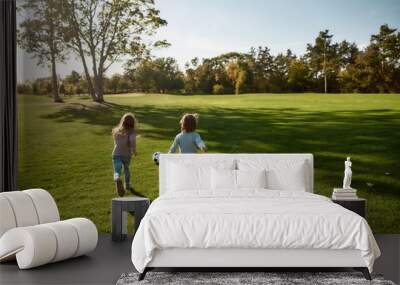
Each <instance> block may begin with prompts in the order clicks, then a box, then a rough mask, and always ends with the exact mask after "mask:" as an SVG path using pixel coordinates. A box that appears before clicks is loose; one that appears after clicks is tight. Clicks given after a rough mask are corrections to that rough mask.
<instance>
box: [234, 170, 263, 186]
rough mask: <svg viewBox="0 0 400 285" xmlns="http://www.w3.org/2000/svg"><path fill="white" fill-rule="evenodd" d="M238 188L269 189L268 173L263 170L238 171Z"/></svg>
mask: <svg viewBox="0 0 400 285" xmlns="http://www.w3.org/2000/svg"><path fill="white" fill-rule="evenodd" d="M236 181H237V187H238V188H239V189H240V188H252V189H254V188H257V189H260V188H267V171H266V170H265V169H262V170H257V169H254V170H236Z"/></svg>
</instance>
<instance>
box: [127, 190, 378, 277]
mask: <svg viewBox="0 0 400 285" xmlns="http://www.w3.org/2000/svg"><path fill="white" fill-rule="evenodd" d="M174 248H176V249H260V250H261V249H303V250H305V249H324V250H358V251H360V254H361V258H362V259H363V260H364V261H365V265H366V267H368V268H369V270H370V271H372V267H373V263H374V260H375V259H376V258H377V257H379V255H380V251H379V248H378V246H377V244H376V241H375V239H374V237H373V235H372V232H371V229H370V227H369V226H368V223H367V222H366V220H365V219H364V218H362V217H361V216H359V215H357V214H355V213H353V212H351V211H349V210H347V209H345V208H343V207H341V206H340V205H337V204H335V203H333V202H331V200H330V199H328V198H326V197H323V196H320V195H316V194H312V193H308V192H296V191H278V190H275V191H272V190H257V189H249V190H247V191H244V190H241V191H236V192H231V193H229V194H227V193H221V194H220V195H219V196H218V195H215V193H214V194H213V195H204V194H200V193H198V192H196V191H184V193H176V192H171V193H166V194H164V195H162V196H161V197H159V198H157V199H156V200H155V201H154V202H153V203H152V204H151V206H150V208H149V210H148V212H147V213H146V216H145V217H144V219H143V220H142V222H141V224H140V226H139V228H138V230H137V232H136V235H135V237H134V240H133V243H132V262H133V264H134V266H135V268H136V269H137V270H138V271H139V272H143V270H144V268H145V267H146V266H148V264H149V263H150V262H151V261H152V259H153V258H154V255H155V252H156V251H157V250H163V249H174Z"/></svg>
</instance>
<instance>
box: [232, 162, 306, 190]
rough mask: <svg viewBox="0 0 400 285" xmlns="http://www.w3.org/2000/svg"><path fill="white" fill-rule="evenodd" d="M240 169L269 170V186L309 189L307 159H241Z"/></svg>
mask: <svg viewBox="0 0 400 285" xmlns="http://www.w3.org/2000/svg"><path fill="white" fill-rule="evenodd" d="M238 168H239V169H240V170H262V169H266V170H267V188H268V189H272V190H288V191H303V192H305V191H306V189H308V185H309V181H308V173H307V164H306V161H298V160H261V159H260V160H257V159H255V160H239V161H238Z"/></svg>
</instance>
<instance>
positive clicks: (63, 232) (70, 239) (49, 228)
mask: <svg viewBox="0 0 400 285" xmlns="http://www.w3.org/2000/svg"><path fill="white" fill-rule="evenodd" d="M97 239H98V233H97V228H96V226H95V225H94V224H93V222H92V221H90V220H88V219H85V218H75V219H69V220H65V221H60V215H59V213H58V208H57V205H56V203H55V201H54V199H53V197H52V196H51V195H50V194H49V193H48V192H47V191H46V190H43V189H30V190H25V191H13V192H3V193H0V262H2V261H7V260H10V259H17V263H18V266H19V268H20V269H28V268H32V267H36V266H40V265H43V264H47V263H51V262H57V261H60V260H64V259H68V258H71V257H76V256H80V255H84V254H86V253H88V252H90V251H92V250H94V249H95V248H96V245H97Z"/></svg>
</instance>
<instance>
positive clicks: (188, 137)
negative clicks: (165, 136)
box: [169, 114, 207, 153]
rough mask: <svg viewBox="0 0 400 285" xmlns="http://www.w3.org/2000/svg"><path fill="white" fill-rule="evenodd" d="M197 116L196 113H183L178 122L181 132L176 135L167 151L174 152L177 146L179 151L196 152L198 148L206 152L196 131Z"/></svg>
mask: <svg viewBox="0 0 400 285" xmlns="http://www.w3.org/2000/svg"><path fill="white" fill-rule="evenodd" d="M198 118H199V116H198V115H197V114H185V115H183V117H182V119H181V121H180V124H181V132H180V133H179V134H177V135H176V137H175V139H174V142H173V143H172V145H171V147H170V149H169V153H176V152H177V150H178V148H179V150H180V152H181V153H197V152H198V151H199V150H201V151H204V152H207V147H206V145H205V144H204V142H203V140H202V139H201V137H200V135H199V134H198V133H197V132H196V127H197V122H198Z"/></svg>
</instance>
